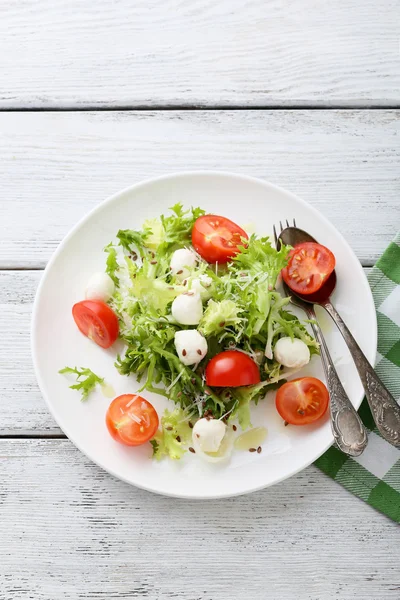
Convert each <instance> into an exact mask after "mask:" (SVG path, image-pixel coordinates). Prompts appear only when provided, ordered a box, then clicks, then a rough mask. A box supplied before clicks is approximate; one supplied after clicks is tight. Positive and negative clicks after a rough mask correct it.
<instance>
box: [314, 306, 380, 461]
mask: <svg viewBox="0 0 400 600" xmlns="http://www.w3.org/2000/svg"><path fill="white" fill-rule="evenodd" d="M307 314H308V316H309V317H310V318H311V319H313V321H312V322H311V326H312V329H313V332H314V335H315V337H316V339H317V341H318V342H319V345H320V352H321V360H322V365H323V367H324V372H325V377H326V381H327V384H328V391H329V396H330V403H329V406H330V412H331V427H332V433H333V436H334V438H335V442H336V445H337V447H338V448H339V450H341V451H342V452H344V453H345V454H348V455H349V456H359V455H360V454H361V453H362V452H363V451H364V449H365V447H366V445H367V443H368V437H367V431H366V429H365V427H364V425H363V422H362V421H361V419H360V417H359V415H358V413H357V411H356V410H355V408H354V406H353V405H352V403H351V402H350V399H349V397H348V395H347V394H346V392H345V390H344V388H343V386H342V384H341V382H340V379H339V376H338V374H337V371H336V369H335V367H334V364H333V361H332V358H331V355H330V354H329V350H328V347H327V345H326V342H325V338H324V336H323V334H322V331H321V328H320V326H319V325H318V322H317V320H316V315H315V312H314V309H313V308H310V309H308V311H307Z"/></svg>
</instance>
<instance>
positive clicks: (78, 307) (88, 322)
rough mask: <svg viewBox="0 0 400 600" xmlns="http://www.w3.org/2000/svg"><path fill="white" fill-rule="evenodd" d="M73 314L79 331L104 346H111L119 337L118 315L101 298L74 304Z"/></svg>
mask: <svg viewBox="0 0 400 600" xmlns="http://www.w3.org/2000/svg"><path fill="white" fill-rule="evenodd" d="M72 316H73V317H74V321H75V323H76V324H77V326H78V328H79V331H81V332H82V333H83V335H86V337H88V338H89V339H90V340H93V342H96V344H97V345H98V346H101V347H102V348H109V347H110V346H111V345H112V344H113V343H114V342H115V340H116V339H117V337H118V332H119V324H118V317H117V315H116V314H115V312H114V311H113V310H111V308H110V307H109V306H107V304H105V303H104V302H100V300H83V301H82V302H78V303H77V304H74V306H73V307H72Z"/></svg>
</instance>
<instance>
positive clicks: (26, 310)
mask: <svg viewBox="0 0 400 600" xmlns="http://www.w3.org/2000/svg"><path fill="white" fill-rule="evenodd" d="M41 275H42V273H41V272H40V271H0V331H1V332H2V343H1V344H0V404H1V416H0V437H1V436H35V437H39V436H50V435H53V436H54V435H60V434H61V433H62V432H61V430H60V429H59V428H58V426H57V424H56V423H55V421H54V420H53V418H52V416H51V415H50V412H49V410H48V408H47V405H46V403H45V401H44V399H43V397H42V394H41V392H40V390H39V387H38V385H37V382H36V377H35V373H34V370H33V365H32V359H31V350H30V343H29V333H30V332H29V329H30V320H31V312H32V303H33V299H34V294H35V291H36V288H37V285H38V283H39V280H40V277H41ZM10 349H11V350H10ZM62 385H67V382H66V381H65V380H63V379H61V378H60V386H62ZM78 401H79V396H77V402H78Z"/></svg>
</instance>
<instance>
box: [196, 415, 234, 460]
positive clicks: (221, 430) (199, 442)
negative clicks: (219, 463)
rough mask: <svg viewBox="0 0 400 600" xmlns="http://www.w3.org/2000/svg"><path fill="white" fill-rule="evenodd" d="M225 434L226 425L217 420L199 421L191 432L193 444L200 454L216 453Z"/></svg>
mask: <svg viewBox="0 0 400 600" xmlns="http://www.w3.org/2000/svg"><path fill="white" fill-rule="evenodd" d="M225 433H226V425H225V423H223V422H222V421H219V420H218V419H199V420H198V421H197V422H196V423H195V425H194V427H193V432H192V439H193V444H194V445H195V446H197V447H198V448H200V450H201V451H202V452H218V450H219V448H220V446H221V442H222V440H223V439H224V436H225Z"/></svg>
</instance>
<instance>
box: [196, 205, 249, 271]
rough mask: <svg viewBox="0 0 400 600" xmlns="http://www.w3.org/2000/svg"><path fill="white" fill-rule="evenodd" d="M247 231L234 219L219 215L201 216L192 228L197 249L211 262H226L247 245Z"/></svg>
mask: <svg viewBox="0 0 400 600" xmlns="http://www.w3.org/2000/svg"><path fill="white" fill-rule="evenodd" d="M242 238H245V239H246V240H247V239H248V238H249V236H248V235H247V233H246V232H245V231H244V230H243V229H242V228H241V227H239V225H236V223H234V222H233V221H230V220H229V219H226V218H225V217H218V216H217V215H204V216H203V217H199V218H198V219H197V220H196V221H195V224H194V225H193V229H192V244H193V247H194V248H195V250H196V251H197V252H198V253H199V254H200V256H201V257H202V258H204V260H206V261H207V262H209V263H216V262H218V263H219V264H225V263H227V262H228V261H229V260H230V259H231V258H232V256H235V254H237V253H238V252H239V250H238V248H239V246H243V245H245V243H243V241H242Z"/></svg>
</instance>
